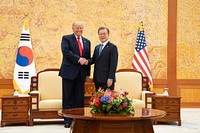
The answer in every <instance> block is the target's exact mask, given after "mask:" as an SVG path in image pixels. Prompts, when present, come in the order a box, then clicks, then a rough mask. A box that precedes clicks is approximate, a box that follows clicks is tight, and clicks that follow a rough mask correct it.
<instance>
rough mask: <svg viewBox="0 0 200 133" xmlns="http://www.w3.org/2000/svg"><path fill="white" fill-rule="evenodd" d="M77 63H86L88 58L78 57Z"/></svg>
mask: <svg viewBox="0 0 200 133" xmlns="http://www.w3.org/2000/svg"><path fill="white" fill-rule="evenodd" d="M79 63H80V64H81V65H88V60H87V59H85V58H82V57H81V58H80V59H79Z"/></svg>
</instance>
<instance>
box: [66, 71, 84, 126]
mask: <svg viewBox="0 0 200 133" xmlns="http://www.w3.org/2000/svg"><path fill="white" fill-rule="evenodd" d="M62 106H63V109H68V108H80V107H84V81H82V80H81V76H80V74H79V75H78V76H77V78H75V79H74V80H69V79H65V78H62ZM71 122H72V119H71V118H64V123H71Z"/></svg>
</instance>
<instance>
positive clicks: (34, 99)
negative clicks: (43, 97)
mask: <svg viewBox="0 0 200 133" xmlns="http://www.w3.org/2000/svg"><path fill="white" fill-rule="evenodd" d="M29 95H30V96H31V105H30V109H31V110H38V109H39V100H40V92H39V91H31V92H29Z"/></svg>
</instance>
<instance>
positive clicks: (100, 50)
mask: <svg viewBox="0 0 200 133" xmlns="http://www.w3.org/2000/svg"><path fill="white" fill-rule="evenodd" d="M102 49H103V44H100V47H99V56H100V55H101V52H102Z"/></svg>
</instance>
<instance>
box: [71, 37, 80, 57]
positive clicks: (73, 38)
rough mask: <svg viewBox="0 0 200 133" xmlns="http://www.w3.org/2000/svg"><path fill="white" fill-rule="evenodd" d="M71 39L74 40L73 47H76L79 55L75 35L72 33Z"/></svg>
mask: <svg viewBox="0 0 200 133" xmlns="http://www.w3.org/2000/svg"><path fill="white" fill-rule="evenodd" d="M72 40H73V41H74V44H75V45H73V47H75V48H76V50H77V52H78V54H79V55H80V53H79V48H78V42H77V40H76V36H75V35H74V34H72Z"/></svg>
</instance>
